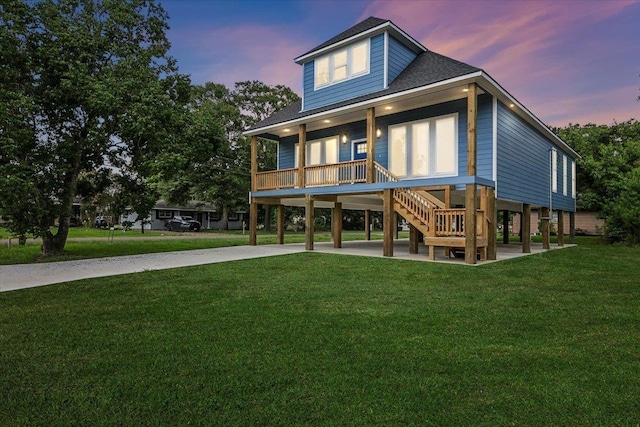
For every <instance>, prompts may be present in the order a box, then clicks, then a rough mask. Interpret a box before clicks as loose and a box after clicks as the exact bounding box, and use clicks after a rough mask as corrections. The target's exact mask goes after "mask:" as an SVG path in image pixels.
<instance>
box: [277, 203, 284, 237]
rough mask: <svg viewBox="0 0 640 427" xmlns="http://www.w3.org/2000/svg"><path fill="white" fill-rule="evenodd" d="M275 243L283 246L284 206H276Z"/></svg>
mask: <svg viewBox="0 0 640 427" xmlns="http://www.w3.org/2000/svg"><path fill="white" fill-rule="evenodd" d="M277 223H278V227H277V239H276V240H277V242H278V244H279V245H284V205H278V221H277Z"/></svg>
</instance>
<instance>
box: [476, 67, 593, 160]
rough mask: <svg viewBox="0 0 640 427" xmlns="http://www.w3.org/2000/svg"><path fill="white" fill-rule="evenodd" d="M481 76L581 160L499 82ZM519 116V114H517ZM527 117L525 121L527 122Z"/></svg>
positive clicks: (485, 74)
mask: <svg viewBox="0 0 640 427" xmlns="http://www.w3.org/2000/svg"><path fill="white" fill-rule="evenodd" d="M480 75H481V77H482V78H484V79H486V80H487V82H488V83H490V84H491V85H492V86H493V87H494V88H496V89H498V91H499V92H500V93H501V94H502V95H503V96H505V97H506V98H507V99H508V100H509V102H510V103H512V104H514V106H516V107H518V108H519V109H520V110H522V111H523V112H524V113H525V116H526V117H529V118H530V119H531V120H532V121H533V122H534V123H533V124H534V125H537V126H538V128H539V129H538V130H541V131H542V133H544V134H546V136H547V137H548V138H549V139H551V140H554V141H556V142H557V144H556V145H559V146H561V147H562V148H564V149H565V150H567V151H569V152H570V153H572V154H573V155H574V156H575V157H576V158H580V155H579V154H578V153H577V152H576V151H575V150H574V149H573V148H571V147H569V145H567V143H566V142H564V141H563V140H562V139H560V137H558V135H556V134H555V133H553V132H552V131H551V129H549V128H548V127H547V126H546V125H545V124H544V123H542V122H541V121H540V120H539V119H538V118H537V117H536V116H535V115H533V113H532V112H531V111H529V110H528V109H527V108H526V107H525V106H524V105H522V104H520V102H518V100H517V99H515V98H514V97H513V96H511V94H510V93H509V92H507V91H506V90H504V89H503V88H502V86H500V85H499V84H498V82H496V81H495V80H493V79H492V78H491V76H489V75H488V74H487V73H485V72H484V71H480ZM516 114H517V112H516ZM526 117H525V120H526Z"/></svg>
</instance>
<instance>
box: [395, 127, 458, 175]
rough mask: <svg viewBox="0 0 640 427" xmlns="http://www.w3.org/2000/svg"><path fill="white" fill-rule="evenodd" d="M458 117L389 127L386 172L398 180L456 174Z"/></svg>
mask: <svg viewBox="0 0 640 427" xmlns="http://www.w3.org/2000/svg"><path fill="white" fill-rule="evenodd" d="M457 122H458V115H457V114H450V115H447V116H441V117H434V118H430V119H426V120H419V121H415V122H410V123H402V124H398V125H394V126H390V127H389V170H390V171H391V172H392V173H393V174H394V175H396V176H399V177H402V178H411V177H429V176H452V175H457V173H458V130H457V129H458V126H457Z"/></svg>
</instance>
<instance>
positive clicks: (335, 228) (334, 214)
mask: <svg viewBox="0 0 640 427" xmlns="http://www.w3.org/2000/svg"><path fill="white" fill-rule="evenodd" d="M331 231H332V233H331V234H332V237H333V247H334V248H341V247H342V203H341V202H336V204H335V206H334V208H333V209H332V210H331Z"/></svg>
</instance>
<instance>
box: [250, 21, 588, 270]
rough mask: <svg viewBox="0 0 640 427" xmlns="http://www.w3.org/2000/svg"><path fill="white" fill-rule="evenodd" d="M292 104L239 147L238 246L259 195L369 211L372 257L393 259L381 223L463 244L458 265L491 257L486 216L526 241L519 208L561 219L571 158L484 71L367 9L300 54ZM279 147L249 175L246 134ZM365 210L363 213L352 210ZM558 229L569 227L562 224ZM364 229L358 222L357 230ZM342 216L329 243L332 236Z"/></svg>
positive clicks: (336, 212)
mask: <svg viewBox="0 0 640 427" xmlns="http://www.w3.org/2000/svg"><path fill="white" fill-rule="evenodd" d="M295 62H296V63H298V64H300V65H301V66H302V73H303V76H304V79H303V96H302V100H301V101H300V102H297V103H294V104H293V105H290V106H289V107H287V108H285V109H283V110H281V111H279V112H277V113H275V114H273V115H272V116H271V117H269V118H267V119H265V120H263V121H262V122H260V123H257V124H256V125H255V126H253V127H252V128H250V129H248V130H247V131H246V132H245V134H246V135H248V136H251V142H252V191H251V194H250V200H251V210H250V221H249V224H250V233H251V243H252V244H256V223H257V209H258V205H260V204H272V205H277V206H279V210H278V212H279V214H278V218H279V220H278V236H279V241H280V242H282V241H283V232H284V230H283V228H284V225H283V220H282V219H283V206H305V207H306V220H307V227H306V233H307V234H306V246H307V249H310V250H311V249H313V209H314V207H330V208H332V209H333V218H340V219H341V218H342V209H356V210H364V211H365V212H366V213H367V214H368V213H369V212H370V211H382V212H383V213H384V214H383V218H384V242H383V254H384V255H385V256H393V238H394V233H393V231H394V228H395V222H394V219H395V218H396V217H397V215H400V216H402V217H403V218H404V219H405V220H406V221H407V222H408V223H409V224H410V247H411V251H413V252H416V251H417V247H418V244H419V243H420V241H422V242H424V244H425V245H427V246H428V247H429V256H430V257H431V258H434V257H435V251H436V249H437V248H440V247H442V248H445V251H447V253H449V251H451V250H452V249H454V248H458V249H459V250H464V251H465V261H466V262H468V263H475V262H476V260H477V259H478V258H480V259H495V257H496V247H497V242H496V226H497V212H498V211H499V210H501V211H505V212H509V211H511V212H521V213H523V216H522V218H523V222H524V224H523V230H524V232H523V251H525V252H526V251H529V250H530V239H529V236H530V233H529V232H528V231H530V227H531V224H530V222H529V221H528V220H527V218H530V210H531V208H539V209H541V210H542V212H543V218H544V219H543V235H544V241H545V245H547V246H548V245H549V220H548V219H549V218H550V212H552V211H553V210H556V211H557V214H558V234H560V235H561V236H560V239H559V240H560V241H559V244H563V242H562V235H564V215H563V214H564V213H565V212H568V213H569V214H570V219H572V218H573V213H574V212H575V204H576V203H575V201H576V179H575V176H576V169H575V160H576V158H577V157H578V154H577V153H576V152H575V151H573V150H572V149H571V148H570V147H569V146H568V145H567V144H566V143H565V142H564V141H562V140H561V139H560V138H558V137H557V136H556V135H555V134H554V133H553V132H552V131H551V130H550V129H548V128H547V126H545V125H544V124H543V123H542V122H541V121H540V120H539V119H537V118H536V117H535V116H534V115H533V114H532V113H531V112H530V111H529V110H527V109H526V108H525V107H524V106H523V105H522V104H520V103H519V102H518V101H517V100H516V99H515V98H514V97H512V96H511V95H510V94H509V93H508V92H507V91H506V90H505V89H503V88H502V87H501V86H500V85H499V84H498V83H497V82H496V81H495V80H493V78H491V76H489V74H487V73H486V72H485V71H483V70H481V69H479V68H476V67H473V66H471V65H468V64H465V63H462V62H459V61H456V60H454V59H451V58H448V57H446V56H443V55H439V54H437V53H435V52H432V51H430V50H428V49H427V48H425V47H424V46H422V45H421V44H420V43H419V42H417V41H416V40H415V39H413V38H412V37H411V36H410V35H408V34H407V33H405V32H404V31H403V30H402V29H400V28H398V27H397V26H396V25H395V24H394V23H393V22H391V21H388V20H384V19H379V18H375V17H370V18H368V19H366V20H364V21H362V22H360V23H359V24H357V25H355V26H353V27H351V28H349V29H348V30H346V31H344V32H343V33H341V34H339V35H337V36H336V37H334V38H332V39H330V40H328V41H326V42H325V43H322V44H321V45H319V46H317V47H315V48H313V49H311V50H310V51H308V52H306V53H304V54H302V55H300V56H299V57H297V58H296V59H295ZM268 141H275V143H277V145H278V166H277V170H274V171H260V172H259V171H258V164H257V150H258V149H259V147H258V144H259V143H273V142H268ZM365 218H368V215H366V216H365ZM570 228H571V227H570ZM367 230H368V227H367ZM341 232H342V225H341V221H335V224H334V225H333V240H334V245H335V246H336V247H340V245H341Z"/></svg>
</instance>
